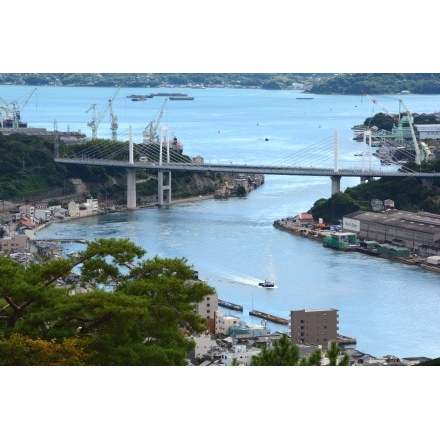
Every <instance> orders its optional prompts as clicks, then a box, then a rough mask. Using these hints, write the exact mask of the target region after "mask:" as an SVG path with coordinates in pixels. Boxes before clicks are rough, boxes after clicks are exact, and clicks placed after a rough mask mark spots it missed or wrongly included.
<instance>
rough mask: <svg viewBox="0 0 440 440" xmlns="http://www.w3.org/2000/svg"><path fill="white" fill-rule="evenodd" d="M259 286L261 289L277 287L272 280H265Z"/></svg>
mask: <svg viewBox="0 0 440 440" xmlns="http://www.w3.org/2000/svg"><path fill="white" fill-rule="evenodd" d="M258 285H259V286H261V287H275V283H274V282H273V281H270V280H264V281H263V282H261V283H258Z"/></svg>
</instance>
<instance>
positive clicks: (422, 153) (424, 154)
mask: <svg viewBox="0 0 440 440" xmlns="http://www.w3.org/2000/svg"><path fill="white" fill-rule="evenodd" d="M400 106H402V107H403V108H404V109H405V114H404V116H403V117H402V122H403V121H405V122H407V123H408V126H409V129H410V131H411V138H412V142H413V145H414V149H415V152H416V158H415V162H416V164H417V165H420V164H421V163H422V162H427V161H428V160H429V159H430V158H431V156H432V152H431V150H430V148H429V147H428V145H426V144H425V143H423V142H422V143H421V144H420V145H419V143H418V141H417V136H416V133H415V130H414V125H413V123H414V117H413V115H412V114H411V112H410V111H409V110H408V109H407V107H406V105H405V104H404V103H403V101H402V100H401V99H399V114H400Z"/></svg>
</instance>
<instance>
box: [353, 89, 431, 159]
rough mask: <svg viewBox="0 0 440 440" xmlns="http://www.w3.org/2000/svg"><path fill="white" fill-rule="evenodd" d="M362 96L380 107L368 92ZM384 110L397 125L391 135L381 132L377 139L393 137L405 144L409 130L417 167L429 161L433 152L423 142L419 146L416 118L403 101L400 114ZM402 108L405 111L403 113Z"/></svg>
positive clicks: (400, 101)
mask: <svg viewBox="0 0 440 440" xmlns="http://www.w3.org/2000/svg"><path fill="white" fill-rule="evenodd" d="M361 93H362V96H367V97H369V98H370V99H371V102H372V103H373V104H375V105H379V106H380V104H379V103H378V101H377V100H376V99H374V98H372V97H371V96H370V95H368V93H367V92H365V91H363V90H362V92H361ZM380 107H381V108H382V110H383V111H384V112H385V114H386V115H387V116H390V117H392V118H393V120H394V121H395V123H396V124H395V125H394V126H393V129H392V131H391V133H389V132H385V131H384V130H381V131H379V132H377V133H376V134H375V136H377V137H384V138H389V137H391V138H392V139H393V140H395V141H397V142H399V143H403V142H404V139H405V138H407V137H408V129H409V133H410V136H411V140H412V144H413V148H414V151H415V163H416V164H417V165H420V164H421V163H422V162H425V161H428V160H429V159H430V158H431V156H432V152H431V150H430V149H429V147H428V145H426V144H425V143H423V142H421V143H420V144H419V142H418V140H417V136H416V133H415V130H414V117H413V115H412V114H411V112H410V111H409V110H408V108H407V107H406V106H405V104H404V103H403V101H402V100H401V99H399V113H398V114H395V113H391V112H390V111H389V110H388V109H386V108H385V107H382V106H380ZM402 107H403V109H404V110H405V111H402Z"/></svg>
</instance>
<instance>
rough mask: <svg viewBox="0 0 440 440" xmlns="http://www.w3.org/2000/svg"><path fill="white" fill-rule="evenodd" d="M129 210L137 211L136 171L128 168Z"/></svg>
mask: <svg viewBox="0 0 440 440" xmlns="http://www.w3.org/2000/svg"><path fill="white" fill-rule="evenodd" d="M127 209H136V170H134V169H131V168H127Z"/></svg>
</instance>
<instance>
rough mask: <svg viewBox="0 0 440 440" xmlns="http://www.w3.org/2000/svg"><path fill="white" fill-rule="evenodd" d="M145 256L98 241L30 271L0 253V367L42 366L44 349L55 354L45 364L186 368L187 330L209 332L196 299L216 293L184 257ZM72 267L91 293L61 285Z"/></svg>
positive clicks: (119, 243)
mask: <svg viewBox="0 0 440 440" xmlns="http://www.w3.org/2000/svg"><path fill="white" fill-rule="evenodd" d="M145 253H146V252H145V251H144V250H143V249H142V248H140V247H138V246H136V245H135V244H134V243H132V242H131V241H129V240H126V239H97V240H95V241H93V242H91V243H89V245H88V246H87V248H86V250H85V251H83V252H81V253H80V254H79V256H78V257H75V258H74V257H69V258H57V259H48V260H45V261H42V262H38V263H31V264H30V266H29V267H28V268H24V267H23V266H22V265H20V264H19V263H17V262H15V261H12V260H11V259H8V258H7V257H4V256H0V279H1V280H2V282H1V283H0V365H11V362H14V363H16V365H41V364H42V363H43V361H42V357H41V351H45V352H47V353H51V356H48V357H47V364H46V365H48V364H70V365H78V364H83V365H157V366H166V365H170V366H172V365H186V358H187V354H188V351H189V350H190V349H191V348H192V346H193V342H191V341H190V340H189V339H188V338H187V337H186V334H185V331H184V330H187V331H188V332H191V333H200V332H203V331H205V330H206V322H205V320H204V319H203V318H201V317H200V316H199V315H197V314H196V313H195V311H194V304H195V303H198V302H200V301H202V300H203V298H204V297H205V296H208V295H211V294H214V293H215V290H214V288H213V287H211V286H209V285H208V284H206V283H204V282H201V281H193V280H192V278H193V276H194V269H193V268H192V267H191V266H189V265H188V263H187V261H186V259H184V258H182V259H166V258H165V259H164V258H159V257H157V256H155V257H153V258H151V259H144V258H143V257H144V255H145ZM120 263H126V264H128V266H130V267H131V269H127V271H126V273H124V271H123V270H121V266H120ZM74 269H75V271H79V272H80V275H81V285H82V286H83V287H85V286H87V291H86V292H85V293H76V294H74V293H73V292H74V289H73V288H71V289H69V288H62V287H58V286H57V280H60V279H66V278H67V277H68V276H69V275H70V274H71V273H72V271H73V270H74ZM189 280H191V282H189ZM109 286H110V287H111V288H110V289H109ZM71 287H72V286H71ZM11 352H15V353H16V356H15V357H11V355H10V354H11Z"/></svg>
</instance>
